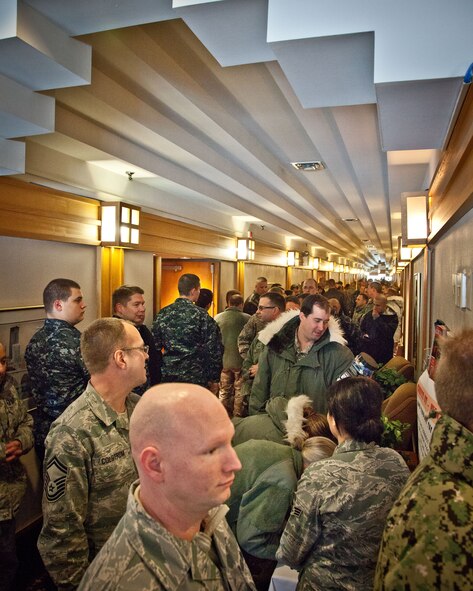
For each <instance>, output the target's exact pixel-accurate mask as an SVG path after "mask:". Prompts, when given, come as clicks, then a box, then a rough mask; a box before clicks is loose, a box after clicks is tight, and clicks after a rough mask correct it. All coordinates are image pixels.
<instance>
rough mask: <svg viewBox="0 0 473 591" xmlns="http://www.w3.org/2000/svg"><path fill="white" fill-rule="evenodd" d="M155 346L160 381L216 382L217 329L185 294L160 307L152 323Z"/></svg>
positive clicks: (220, 353)
mask: <svg viewBox="0 0 473 591" xmlns="http://www.w3.org/2000/svg"><path fill="white" fill-rule="evenodd" d="M152 333H153V337H154V341H155V343H156V348H157V349H158V351H160V350H161V349H164V351H163V368H162V381H163V382H187V383H191V384H198V385H200V386H204V387H207V386H208V383H209V382H218V381H219V379H220V372H221V370H222V356H223V345H222V338H221V335H220V329H219V328H218V326H217V323H216V322H215V320H214V319H213V318H212V317H211V316H209V314H207V312H206V311H205V310H203V309H202V308H199V306H196V305H195V304H193V303H192V302H191V301H190V300H188V299H187V298H177V300H176V301H175V302H174V304H170V305H169V306H166V307H165V308H163V309H162V310H161V311H160V312H159V314H158V315H157V316H156V319H155V321H154V324H153V328H152Z"/></svg>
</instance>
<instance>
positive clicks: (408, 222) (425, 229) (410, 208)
mask: <svg viewBox="0 0 473 591" xmlns="http://www.w3.org/2000/svg"><path fill="white" fill-rule="evenodd" d="M428 204H429V201H428V196H427V192H424V193H401V228H402V246H415V245H417V246H418V245H424V244H426V243H427V237H428V235H429V224H428V218H427V213H428V212H427V210H428Z"/></svg>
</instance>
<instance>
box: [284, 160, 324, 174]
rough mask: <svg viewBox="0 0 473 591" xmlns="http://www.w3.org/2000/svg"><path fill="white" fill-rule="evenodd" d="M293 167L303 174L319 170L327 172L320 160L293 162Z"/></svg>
mask: <svg viewBox="0 0 473 591" xmlns="http://www.w3.org/2000/svg"><path fill="white" fill-rule="evenodd" d="M291 164H292V166H294V168H296V169H297V170H300V171H302V172H314V171H317V170H325V164H324V163H323V162H321V161H320V160H314V161H313V162H291Z"/></svg>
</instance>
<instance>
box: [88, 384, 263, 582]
mask: <svg viewBox="0 0 473 591" xmlns="http://www.w3.org/2000/svg"><path fill="white" fill-rule="evenodd" d="M233 431H234V429H233V426H232V423H231V422H230V419H229V418H228V415H227V413H226V411H225V409H224V407H223V405H222V404H221V403H220V402H219V401H218V399H217V398H216V397H215V396H213V394H211V393H210V392H209V391H208V390H205V389H204V388H202V387H200V386H195V385H193V384H175V383H174V384H160V385H159V386H155V387H154V388H151V389H150V390H148V392H146V393H145V394H144V395H143V397H142V398H141V400H140V402H139V403H138V405H137V407H136V410H135V412H134V414H133V416H132V419H131V424H130V440H131V446H132V451H133V457H134V459H135V463H136V466H137V469H138V473H139V476H140V480H139V481H137V482H135V483H133V485H132V487H131V489H130V494H129V496H128V505H127V510H126V513H125V515H124V517H123V518H122V520H121V521H120V523H119V524H118V526H117V528H116V529H115V531H114V532H113V534H112V536H111V537H110V539H109V540H108V542H107V543H106V544H105V546H104V547H103V548H102V551H101V552H100V553H99V555H98V556H97V558H96V559H95V560H94V561H93V563H92V564H91V566H90V568H89V569H88V571H87V573H86V574H85V576H84V578H83V580H82V582H81V585H80V587H79V591H92V590H93V591H115V590H116V589H120V590H121V591H135V590H140V591H164V590H167V591H169V590H171V589H175V590H177V589H181V590H190V589H201V590H202V591H254V586H253V582H252V579H251V575H250V573H249V571H248V568H247V566H246V564H245V561H244V559H243V557H242V555H241V553H240V550H239V548H238V544H237V542H236V540H235V538H234V536H233V534H232V532H231V530H230V528H229V526H228V524H227V522H226V520H225V514H226V512H227V511H228V507H226V506H225V505H223V504H222V503H224V502H225V501H226V500H227V499H228V498H229V496H230V487H231V486H232V484H233V480H234V477H235V476H234V474H235V472H236V471H237V470H240V468H241V464H240V461H239V460H238V457H237V455H236V453H235V451H234V449H233V448H232V445H231V440H232V436H233Z"/></svg>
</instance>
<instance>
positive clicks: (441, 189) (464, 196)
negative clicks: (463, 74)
mask: <svg viewBox="0 0 473 591" xmlns="http://www.w3.org/2000/svg"><path fill="white" fill-rule="evenodd" d="M472 170H473V88H472V85H470V87H469V89H468V91H467V93H466V95H465V100H464V102H463V106H462V108H461V110H460V114H459V116H458V119H457V122H456V124H455V128H454V130H453V133H452V136H451V138H450V141H449V143H448V146H447V149H446V150H445V152H444V154H443V155H442V158H441V161H440V164H439V166H438V169H437V172H436V174H435V177H434V180H433V181H432V185H431V187H430V191H429V197H430V235H429V242H435V241H436V240H438V239H439V238H440V237H441V236H442V235H443V234H444V233H445V232H446V231H447V230H448V229H449V228H450V227H451V226H452V225H453V224H454V223H456V222H457V221H458V220H459V219H460V218H461V217H462V216H463V215H464V214H465V213H466V212H467V211H468V210H469V209H470V208H471V207H472V206H473V175H472V174H471V171H472Z"/></svg>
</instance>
